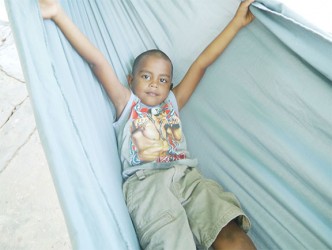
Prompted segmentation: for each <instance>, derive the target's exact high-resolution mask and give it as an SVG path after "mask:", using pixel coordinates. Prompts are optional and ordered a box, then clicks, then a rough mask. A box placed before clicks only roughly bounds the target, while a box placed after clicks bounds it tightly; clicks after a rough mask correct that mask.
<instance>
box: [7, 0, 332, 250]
mask: <svg viewBox="0 0 332 250" xmlns="http://www.w3.org/2000/svg"><path fill="white" fill-rule="evenodd" d="M238 4H239V1H237V0H188V1H178V0H167V1H155V0H144V1H141V0H124V1H120V0H114V1H113V0H100V1H93V0H75V1H74V0H71V1H63V6H64V8H65V9H66V11H67V13H68V14H69V15H70V16H71V18H72V19H73V20H74V22H75V23H76V24H77V25H78V26H79V28H80V29H81V30H82V31H83V32H84V33H85V34H86V35H87V36H88V37H89V38H90V39H91V40H92V42H93V43H95V44H96V46H97V47H98V48H100V49H101V50H102V51H103V53H104V54H105V55H106V56H107V57H108V59H109V60H110V62H111V63H112V65H113V67H114V69H115V70H116V72H117V74H118V76H119V77H120V79H121V80H122V82H123V83H126V75H127V74H128V73H129V72H130V68H131V63H132V61H133V59H134V57H135V56H137V55H138V54H139V53H141V52H142V51H144V50H146V49H150V48H155V47H158V48H160V49H162V50H164V51H165V52H166V53H167V54H168V55H169V56H170V57H171V59H172V60H173V62H174V66H175V69H176V70H175V72H174V75H175V76H174V83H175V84H176V83H177V82H178V81H179V80H180V79H181V78H182V76H183V75H184V73H185V71H186V70H187V68H188V67H189V65H190V64H191V63H192V61H193V60H194V59H195V57H196V56H197V55H198V54H199V53H200V52H201V51H202V49H203V48H204V47H205V46H206V45H207V44H208V43H209V42H210V41H211V40H212V39H213V38H214V37H215V36H216V35H217V34H218V33H219V32H220V30H221V29H222V28H223V27H224V26H225V25H226V24H227V22H228V21H229V20H230V18H231V17H232V16H233V14H234V12H235V10H236V8H237V6H238ZM313 5H314V3H313ZM6 7H7V11H8V14H9V18H10V21H11V24H12V28H13V31H14V35H15V39H16V42H17V47H18V50H19V54H20V59H21V63H22V67H23V70H24V74H25V78H26V81H27V84H28V89H29V93H30V96H31V101H32V104H33V107H34V111H35V117H36V122H37V127H38V131H39V134H40V137H41V140H42V144H43V147H44V150H45V153H46V156H47V159H48V163H49V166H50V169H51V173H52V176H53V180H54V184H55V186H56V190H57V193H58V196H59V199H60V202H61V205H62V208H63V212H64V215H65V218H66V222H67V226H68V230H69V234H70V238H71V241H72V245H73V248H74V249H139V244H138V241H137V238H136V235H135V231H134V228H133V226H132V223H131V220H130V217H129V215H128V212H127V209H126V205H125V203H124V200H123V196H122V189H121V188H122V178H121V166H120V162H119V158H118V153H117V148H116V139H115V136H114V131H113V128H112V123H113V121H114V109H113V106H112V104H111V102H110V101H109V100H108V98H107V95H106V94H105V92H104V91H103V89H102V88H101V86H100V85H99V83H98V82H97V81H96V79H95V78H94V76H93V74H92V73H91V71H90V68H89V67H88V65H87V64H86V63H85V62H84V61H83V60H82V59H81V58H80V57H79V56H78V55H77V54H76V53H75V51H74V50H73V49H72V48H71V46H70V45H69V44H68V42H67V40H66V39H65V38H64V37H63V35H62V34H61V32H59V30H58V29H57V28H56V27H55V25H54V24H53V23H52V22H50V21H46V22H43V20H42V19H41V17H40V14H39V10H38V5H37V1H36V0H20V1H15V0H7V1H6ZM313 8H315V7H314V6H313ZM252 11H253V13H254V14H255V16H256V19H255V21H254V22H253V23H252V24H250V25H249V26H248V27H247V28H245V29H243V30H242V31H241V32H240V33H239V34H238V36H237V37H236V38H235V40H234V41H233V43H232V44H231V45H230V46H229V47H228V48H227V50H226V51H225V53H224V54H223V55H222V56H221V57H220V58H219V59H218V60H217V61H216V63H214V64H213V66H211V68H209V69H208V71H207V73H206V76H205V77H204V79H203V80H202V82H201V84H200V85H199V87H198V89H197V91H196V92H195V93H194V95H193V97H192V99H191V100H190V102H189V103H188V104H187V106H186V107H185V108H184V109H183V110H182V113H181V115H182V120H183V123H184V131H185V134H186V136H187V140H188V144H189V149H190V151H191V153H192V155H193V156H195V157H197V158H198V160H199V163H200V169H201V171H202V172H203V173H204V174H205V175H206V176H208V177H210V178H213V179H215V180H217V181H218V182H220V183H221V185H222V186H224V187H225V189H226V190H231V191H232V192H233V193H235V194H236V195H237V197H238V198H239V199H240V201H241V203H242V206H243V209H244V210H245V212H246V213H247V214H248V215H249V217H250V218H251V221H252V229H251V231H250V233H249V234H250V236H251V237H252V239H253V240H254V242H255V244H256V246H257V247H258V249H331V248H332V231H331V224H332V193H331V181H332V173H331V172H332V148H331V145H332V41H331V40H332V39H331V36H329V35H328V34H326V33H324V32H320V31H319V30H318V29H316V28H315V27H311V25H310V22H305V21H303V20H304V19H303V20H301V18H298V16H296V15H293V12H291V11H288V9H287V8H286V7H285V6H284V5H282V4H280V3H279V2H278V1H268V0H260V1H257V2H256V3H255V6H253V7H252ZM31 167H33V166H31Z"/></svg>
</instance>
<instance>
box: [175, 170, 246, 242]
mask: <svg viewBox="0 0 332 250" xmlns="http://www.w3.org/2000/svg"><path fill="white" fill-rule="evenodd" d="M180 186H181V187H183V188H184V189H183V191H184V192H183V193H182V195H184V197H185V202H184V203H183V204H184V208H185V210H186V213H187V217H188V220H189V224H190V227H191V230H192V232H193V234H194V236H195V240H196V243H197V244H198V248H199V249H209V247H211V246H212V245H213V243H214V242H215V241H216V239H217V241H216V244H217V243H219V240H220V239H222V240H225V239H232V237H234V238H233V239H235V240H237V237H240V238H239V241H240V242H241V239H245V240H246V239H247V238H249V237H248V236H247V235H246V234H245V231H248V230H249V227H250V222H249V220H248V218H247V217H246V215H245V214H244V212H243V211H242V209H241V207H240V204H239V202H238V200H237V199H236V197H235V196H234V195H233V194H232V193H229V192H225V191H224V190H223V188H222V187H221V186H220V185H219V184H218V183H216V182H215V181H212V180H209V179H206V178H204V177H202V176H201V174H200V173H199V172H198V171H197V169H192V170H190V171H188V172H187V173H186V175H185V177H183V178H182V179H181V180H180ZM231 221H234V222H231ZM235 221H236V223H235ZM234 224H235V225H234ZM238 225H240V226H238ZM222 229H225V230H222ZM243 235H245V236H243ZM219 236H220V237H219ZM225 236H229V237H230V238H228V237H225ZM218 237H219V239H218ZM215 246H216V247H217V246H218V245H215ZM227 249H233V248H227ZM244 249H245V248H244ZM249 249H250V248H249Z"/></svg>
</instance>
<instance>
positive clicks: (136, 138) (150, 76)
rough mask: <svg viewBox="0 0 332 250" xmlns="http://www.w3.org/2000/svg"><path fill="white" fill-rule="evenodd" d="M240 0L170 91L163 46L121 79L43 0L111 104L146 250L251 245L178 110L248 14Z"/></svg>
mask: <svg viewBox="0 0 332 250" xmlns="http://www.w3.org/2000/svg"><path fill="white" fill-rule="evenodd" d="M253 1H254V0H245V1H244V2H242V3H241V4H240V6H239V8H238V10H237V12H236V14H235V16H234V18H233V19H232V20H231V22H230V23H229V24H228V25H227V27H226V28H225V29H224V30H223V31H222V32H221V33H220V34H219V35H218V36H217V37H216V38H215V39H214V40H213V41H212V42H211V43H210V45H209V46H208V47H207V48H206V49H205V50H204V51H203V52H202V53H201V54H200V55H199V57H198V58H197V59H196V60H195V62H194V63H193V64H192V65H191V67H190V68H189V70H188V72H187V73H186V75H185V76H184V78H183V80H182V81H181V82H180V83H179V84H178V85H177V86H176V87H174V89H172V87H173V86H172V74H173V65H172V62H171V60H170V59H169V58H168V56H167V55H166V54H164V53H163V52H162V51H160V50H149V51H146V52H144V53H142V54H141V55H139V56H138V57H137V58H136V59H135V62H134V65H133V69H132V74H131V75H130V76H128V83H129V86H130V89H128V88H126V87H125V86H124V85H122V84H121V83H120V82H119V80H118V78H117V76H116V75H115V73H114V71H113V69H112V67H111V66H110V64H109V63H108V62H107V60H106V59H105V57H104V56H103V55H102V54H101V52H100V51H99V50H98V49H96V48H95V47H94V46H93V45H92V44H91V43H90V42H89V41H88V39H87V38H86V37H85V36H84V35H83V34H82V33H81V32H80V31H79V30H78V28H77V27H76V26H75V25H74V24H73V22H72V21H71V20H70V19H69V18H68V17H67V15H66V14H65V12H64V10H63V9H62V8H61V6H60V4H59V3H58V2H57V1H56V0H40V7H41V12H42V15H43V17H44V18H45V19H51V20H53V21H54V22H55V23H56V24H57V26H58V27H59V28H60V29H61V31H62V32H63V33H64V35H65V36H66V37H67V39H68V40H69V42H70V43H71V44H72V46H73V47H74V48H75V49H76V51H77V52H78V53H79V54H80V55H81V56H82V57H83V58H84V59H85V60H86V61H87V62H88V63H89V64H90V66H91V68H92V70H93V72H94V74H95V75H96V77H97V78H98V80H99V81H100V82H101V84H102V85H103V87H104V88H105V90H106V92H107V93H108V95H109V97H110V98H111V101H112V102H113V104H114V106H115V109H116V117H117V121H116V123H115V124H114V127H115V130H116V133H117V139H118V150H119V153H120V158H121V162H122V164H123V176H124V179H125V182H124V186H123V190H124V191H123V192H124V195H125V199H126V203H127V206H128V209H129V213H130V215H131V218H132V220H133V223H134V226H135V229H136V232H137V235H138V239H139V241H140V244H141V246H142V248H143V249H153V250H155V249H170V250H174V249H180V250H183V249H196V247H198V248H202V249H208V248H209V247H211V246H212V247H213V248H214V249H255V247H254V244H253V243H252V241H251V240H250V238H249V237H248V236H247V235H246V233H245V231H247V230H249V220H248V219H247V217H246V216H245V215H244V213H243V211H242V210H241V208H240V204H239V203H238V201H237V200H236V198H235V197H234V195H232V194H231V193H228V192H224V191H223V190H222V188H221V187H220V186H219V185H218V184H216V183H215V182H213V181H211V180H207V179H204V178H203V177H202V176H201V175H200V174H199V173H198V171H197V170H196V168H195V167H196V166H197V162H196V160H194V159H190V157H189V153H188V152H187V150H186V143H185V138H184V136H183V134H182V130H181V122H180V119H179V110H181V108H182V107H183V106H184V105H185V104H186V103H187V101H188V100H189V98H190V96H191V94H192V93H193V91H194V90H195V88H196V86H197V85H198V83H199V81H200V80H201V78H202V77H203V75H204V73H205V70H206V69H207V67H208V66H209V65H211V64H212V63H213V62H214V61H215V60H216V59H217V58H218V56H219V55H221V53H222V52H223V51H224V49H225V48H226V47H227V45H228V44H229V43H230V42H231V40H232V39H233V38H234V37H235V35H236V34H237V33H238V31H239V30H240V29H241V28H242V27H244V26H246V25H247V24H249V23H250V22H251V21H252V20H253V18H254V17H253V15H252V14H251V12H250V11H249V5H250V4H251V3H252V2H253Z"/></svg>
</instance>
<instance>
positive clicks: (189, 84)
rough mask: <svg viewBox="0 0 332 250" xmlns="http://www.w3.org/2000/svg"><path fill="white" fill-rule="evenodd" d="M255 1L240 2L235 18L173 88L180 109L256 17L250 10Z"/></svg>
mask: <svg viewBox="0 0 332 250" xmlns="http://www.w3.org/2000/svg"><path fill="white" fill-rule="evenodd" d="M253 2H254V0H245V1H243V2H242V3H241V4H240V6H239V8H238V10H237V12H236V14H235V16H234V17H233V19H232V20H231V21H230V22H229V24H228V25H227V26H226V27H225V29H224V30H223V31H222V32H221V33H220V34H219V35H218V36H217V37H216V38H215V39H214V40H213V41H212V42H211V43H210V44H209V45H208V46H207V47H206V48H205V50H204V51H203V52H202V53H201V54H200V55H199V56H198V57H197V59H196V60H195V61H194V62H193V64H192V65H191V66H190V68H189V70H188V71H187V73H186V75H185V76H184V78H183V79H182V81H181V82H180V83H179V84H178V85H177V86H176V87H175V88H174V89H173V92H174V94H175V96H176V99H177V101H178V106H179V109H181V108H182V107H183V106H184V105H185V104H186V103H187V101H188V100H189V98H190V96H191V95H192V93H193V92H194V90H195V89H196V87H197V85H198V83H199V82H200V80H201V79H202V77H203V75H204V73H205V70H206V69H207V67H209V66H210V65H211V64H212V63H213V62H214V61H215V60H216V59H217V58H218V57H219V56H220V55H221V54H222V52H223V51H224V50H225V49H226V47H227V46H228V44H229V43H230V42H231V41H232V40H233V38H234V37H235V36H236V34H237V33H238V32H239V30H240V29H241V28H242V27H244V26H246V25H247V24H249V23H250V22H251V21H252V20H253V19H254V16H253V15H252V13H251V12H250V10H249V5H250V4H251V3H253Z"/></svg>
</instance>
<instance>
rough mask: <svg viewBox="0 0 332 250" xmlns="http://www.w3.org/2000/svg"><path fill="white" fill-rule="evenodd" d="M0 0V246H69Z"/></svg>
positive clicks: (5, 249) (59, 249)
mask: <svg viewBox="0 0 332 250" xmlns="http://www.w3.org/2000/svg"><path fill="white" fill-rule="evenodd" d="M4 10H5V9H4V4H3V0H0V249H2V250H9V249H15V250H16V249H24V250H29V249H31V250H32V249H34V250H36V249H37V250H38V249H42V250H47V249H57V250H67V249H71V245H70V240H69V238H68V233H67V228H66V225H65V221H64V217H63V214H62V211H61V207H60V204H59V201H58V197H57V195H56V191H55V188H54V185H53V182H52V177H51V174H50V170H49V168H48V165H47V161H46V158H45V155H44V152H43V149H42V146H41V144H40V140H39V136H38V131H37V129H36V124H35V120H34V116H33V111H32V107H31V103H30V99H29V95H28V91H27V88H26V83H25V81H24V77H23V74H22V70H21V67H20V63H19V59H18V56H17V51H16V47H15V44H14V40H13V36H12V33H11V29H10V26H9V23H8V19H7V16H6V13H5V11H4Z"/></svg>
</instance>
